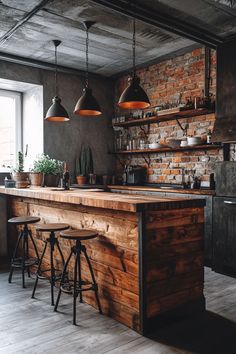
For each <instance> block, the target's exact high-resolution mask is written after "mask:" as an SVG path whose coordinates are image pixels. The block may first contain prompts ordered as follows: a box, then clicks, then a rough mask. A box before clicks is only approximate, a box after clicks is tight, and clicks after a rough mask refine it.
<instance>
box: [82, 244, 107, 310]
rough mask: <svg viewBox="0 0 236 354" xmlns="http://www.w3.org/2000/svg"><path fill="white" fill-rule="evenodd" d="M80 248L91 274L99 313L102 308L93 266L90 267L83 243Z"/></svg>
mask: <svg viewBox="0 0 236 354" xmlns="http://www.w3.org/2000/svg"><path fill="white" fill-rule="evenodd" d="M81 250H82V252H83V253H84V256H85V258H86V261H87V263H88V266H89V271H90V274H91V277H92V281H93V288H94V292H95V297H96V301H97V305H98V310H99V312H100V313H102V308H101V304H100V300H99V296H98V286H97V283H96V280H95V276H94V273H93V268H92V265H91V262H90V259H89V257H88V254H87V251H86V247H85V246H84V245H83V246H82V248H81Z"/></svg>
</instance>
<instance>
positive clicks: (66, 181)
mask: <svg viewBox="0 0 236 354" xmlns="http://www.w3.org/2000/svg"><path fill="white" fill-rule="evenodd" d="M62 188H64V189H65V190H69V189H70V174H69V171H68V165H67V163H66V161H65V162H64V172H63V176H62Z"/></svg>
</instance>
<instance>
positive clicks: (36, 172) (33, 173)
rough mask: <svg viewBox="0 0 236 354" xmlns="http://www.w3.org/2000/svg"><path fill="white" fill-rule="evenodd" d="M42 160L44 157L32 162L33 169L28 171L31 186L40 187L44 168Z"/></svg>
mask: <svg viewBox="0 0 236 354" xmlns="http://www.w3.org/2000/svg"><path fill="white" fill-rule="evenodd" d="M43 160H44V155H41V156H40V157H39V158H37V159H36V160H34V162H33V167H32V168H31V169H30V173H29V179H30V184H31V186H42V184H43V176H44V172H43V171H44V167H43V163H42V161H43Z"/></svg>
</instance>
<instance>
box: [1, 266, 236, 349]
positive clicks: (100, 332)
mask: <svg viewBox="0 0 236 354" xmlns="http://www.w3.org/2000/svg"><path fill="white" fill-rule="evenodd" d="M7 277H8V272H7V270H6V269H1V270H0V354H74V353H75V354H78V353H83V354H87V353H88V354H90V353H93V354H94V353H95V354H104V353H107V354H123V353H124V354H126V353H127V354H129V353H135V354H143V353H144V354H190V353H197V354H231V353H232V354H235V353H236V340H235V339H236V279H234V278H230V277H227V276H224V275H221V274H217V273H214V272H212V271H211V270H210V269H209V268H206V269H205V296H206V303H207V311H206V312H205V313H204V314H202V315H201V314H199V315H198V316H195V317H191V318H190V317H189V318H183V319H182V320H180V321H178V322H175V323H172V324H169V325H166V326H165V327H164V328H162V329H159V330H157V331H156V332H155V333H152V334H151V335H150V336H149V337H143V336H140V335H139V334H137V333H136V332H134V331H132V330H131V329H129V328H127V327H125V326H124V325H122V324H120V323H118V322H116V321H114V320H112V319H111V318H108V317H106V316H102V315H100V314H99V313H98V312H97V311H96V310H95V309H93V308H92V307H90V306H88V305H86V304H79V303H78V313H77V318H78V325H77V326H73V325H72V324H71V321H72V302H71V298H70V296H66V295H62V296H63V297H62V299H61V303H60V307H59V311H58V312H57V313H55V312H53V309H52V307H51V306H50V289H49V286H48V284H47V283H45V282H43V281H41V282H40V283H39V286H38V289H37V293H36V298H35V299H31V291H32V286H33V282H34V280H33V279H28V280H27V288H26V289H22V288H21V276H20V274H17V273H16V274H14V277H13V282H12V284H8V283H7Z"/></svg>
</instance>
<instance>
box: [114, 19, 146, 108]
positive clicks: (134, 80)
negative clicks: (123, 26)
mask: <svg viewBox="0 0 236 354" xmlns="http://www.w3.org/2000/svg"><path fill="white" fill-rule="evenodd" d="M132 49H133V73H132V76H131V77H129V78H128V87H127V88H126V89H125V90H124V91H123V93H122V94H121V96H120V99H119V102H118V106H119V107H120V108H123V109H143V108H148V107H150V101H149V98H148V96H147V94H146V92H145V91H144V90H143V88H142V87H141V86H140V78H139V77H138V76H137V75H136V21H135V18H133V43H132Z"/></svg>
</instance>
